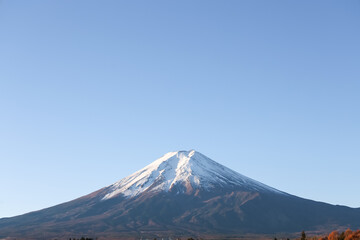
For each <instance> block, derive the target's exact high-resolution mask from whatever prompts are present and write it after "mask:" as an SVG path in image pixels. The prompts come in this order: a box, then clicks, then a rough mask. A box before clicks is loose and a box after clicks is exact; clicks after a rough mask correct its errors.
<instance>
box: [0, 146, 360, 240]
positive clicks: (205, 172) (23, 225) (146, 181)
mask: <svg viewBox="0 0 360 240" xmlns="http://www.w3.org/2000/svg"><path fill="white" fill-rule="evenodd" d="M359 226H360V209H353V208H348V207H342V206H333V205H330V204H326V203H320V202H315V201H311V200H306V199H302V198H299V197H296V196H292V195H289V194H287V193H284V192H281V191H279V190H276V189H274V188H271V187H269V186H266V185H264V184H262V183H259V182H257V181H255V180H252V179H250V178H248V177H245V176H243V175H241V174H239V173H237V172H234V171H232V170H231V169H229V168H226V167H224V166H222V165H220V164H218V163H216V162H214V161H213V160H211V159H209V158H207V157H206V156H204V155H202V154H200V153H198V152H196V151H193V150H192V151H179V152H171V153H168V154H165V155H164V156H163V157H161V158H159V159H158V160H156V161H155V162H153V163H151V164H150V165H148V166H146V167H145V168H143V169H141V170H139V171H137V172H135V173H134V174H132V175H130V176H128V177H126V178H124V179H122V180H120V181H118V182H116V183H114V184H112V185H110V186H108V187H105V188H103V189H100V190H98V191H96V192H94V193H91V194H89V195H87V196H84V197H81V198H79V199H75V200H73V201H70V202H67V203H64V204H60V205H58V206H54V207H51V208H48V209H43V210H40V211H36V212H32V213H28V214H25V215H21V216H17V217H13V218H5V219H0V238H5V237H17V238H21V237H23V238H37V237H38V236H43V235H45V236H46V237H48V238H50V237H51V238H58V239H61V238H63V239H65V238H66V239H68V238H69V237H74V236H80V235H88V236H97V237H106V238H114V239H115V238H132V237H135V238H136V237H140V236H144V237H154V236H162V237H163V236H169V235H171V236H221V237H226V236H239V235H243V234H249V233H251V234H273V233H279V232H283V233H284V232H285V233H292V232H299V231H301V230H311V231H329V230H332V229H334V228H347V227H352V228H358V227H359Z"/></svg>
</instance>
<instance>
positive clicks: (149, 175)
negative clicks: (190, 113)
mask: <svg viewBox="0 0 360 240" xmlns="http://www.w3.org/2000/svg"><path fill="white" fill-rule="evenodd" d="M179 186H180V188H179ZM215 187H221V188H239V187H241V188H242V189H246V190H249V191H271V192H277V193H281V194H283V192H281V191H278V190H276V189H274V188H271V187H269V186H266V185H264V184H262V183H260V182H257V181H255V180H253V179H250V178H248V177H245V176H243V175H241V174H240V173H237V172H235V171H233V170H231V169H229V168H227V167H225V166H223V165H221V164H219V163H217V162H215V161H213V160H211V159H210V158H208V157H206V156H204V155H203V154H201V153H199V152H196V151H195V150H190V151H177V152H169V153H167V154H165V155H164V156H162V157H160V158H159V159H157V160H155V161H154V162H153V163H151V164H149V165H148V166H146V167H144V168H143V169H141V170H139V171H137V172H135V173H134V174H132V175H130V176H128V177H126V178H123V179H122V180H120V181H118V182H116V183H114V184H112V185H111V186H109V187H108V192H107V194H106V195H105V196H104V198H103V200H106V199H110V198H113V197H115V196H118V195H119V194H123V195H124V196H126V197H134V196H137V195H138V194H140V193H143V192H146V191H148V192H156V191H166V192H168V191H173V190H174V189H176V191H177V192H178V193H179V191H181V192H191V191H193V190H195V189H203V190H206V191H211V189H213V188H215Z"/></svg>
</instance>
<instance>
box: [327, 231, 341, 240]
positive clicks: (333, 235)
mask: <svg viewBox="0 0 360 240" xmlns="http://www.w3.org/2000/svg"><path fill="white" fill-rule="evenodd" d="M328 239H329V240H338V239H339V233H338V232H337V231H333V232H331V233H330V234H329V236H328Z"/></svg>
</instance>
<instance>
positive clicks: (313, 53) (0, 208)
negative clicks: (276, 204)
mask: <svg viewBox="0 0 360 240" xmlns="http://www.w3.org/2000/svg"><path fill="white" fill-rule="evenodd" d="M359 106H360V2H359V1H355V0H352V1H351V0H350V1H331V0H323V1H322V0H319V1H312V0H308V1H268V0H264V1H257V0H249V1H220V0H219V1H210V0H206V1H110V0H109V1H90V0H86V1H85V0H78V1H70V0H66V1H63V0H61V1H60V0H58V1H35V0H32V1H28V0H23V1H18V0H3V1H1V2H0V194H1V195H0V217H5V216H14V215H17V214H22V213H25V212H28V211H32V210H38V209H41V208H44V207H49V206H52V205H55V204H58V203H62V202H64V201H68V200H72V199H74V198H77V197H80V196H82V195H85V194H87V193H90V192H92V191H95V190H97V189H99V188H101V187H104V186H107V185H110V184H111V183H113V182H115V181H117V180H119V179H121V178H123V177H125V176H127V175H129V174H131V173H133V172H134V171H136V170H138V169H140V168H142V167H144V166H145V165H147V164H148V163H150V162H152V161H153V160H155V159H156V158H158V157H160V156H162V155H163V154H164V153H166V152H169V151H175V150H187V149H196V150H198V151H200V152H201V153H203V154H205V155H207V156H208V157H210V158H212V159H214V160H216V161H218V162H220V163H222V164H224V165H226V166H228V167H230V168H232V169H234V170H236V171H238V172H240V173H242V174H244V175H247V176H249V177H251V178H254V179H256V180H259V181H261V182H264V183H266V184H268V185H270V186H273V187H275V188H278V189H280V190H283V191H286V192H289V193H291V194H295V195H298V196H301V197H305V198H310V199H315V200H319V201H325V202H329V203H333V204H343V205H348V206H352V207H360V191H359V183H360V174H359V169H360V107H359Z"/></svg>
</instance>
